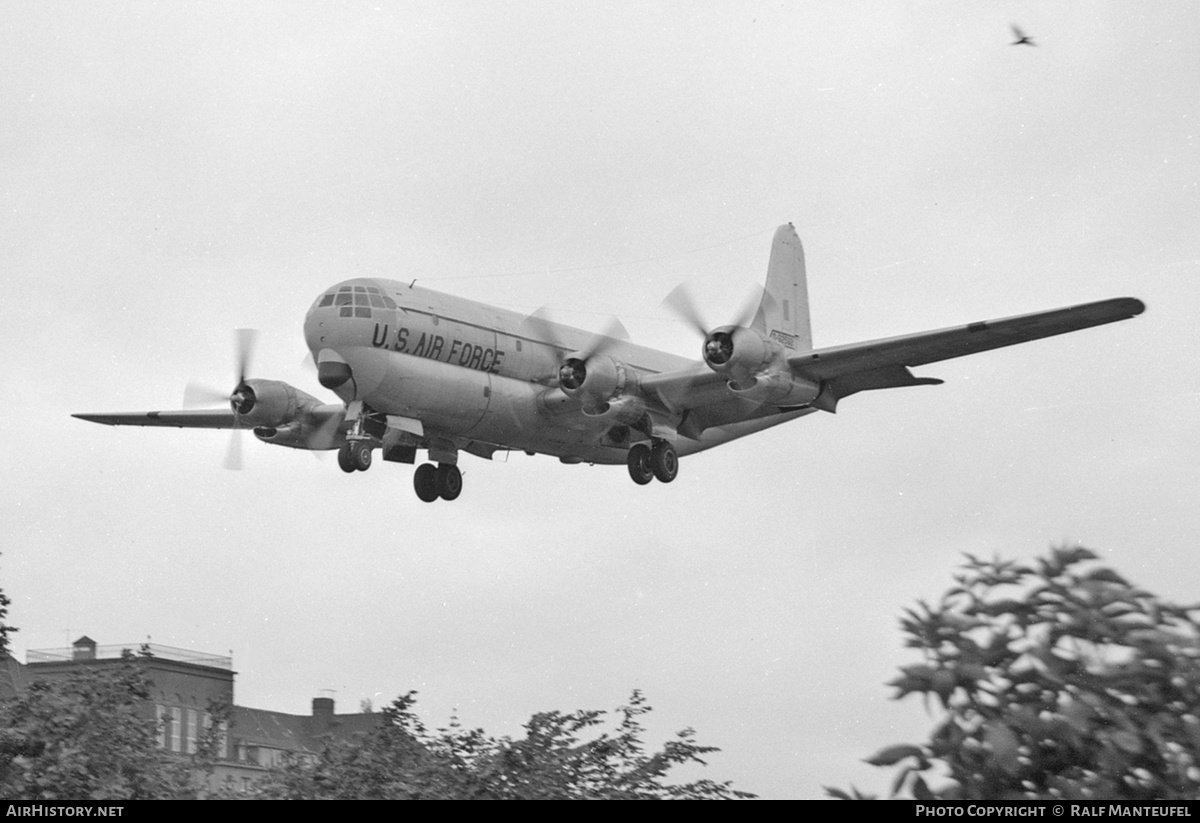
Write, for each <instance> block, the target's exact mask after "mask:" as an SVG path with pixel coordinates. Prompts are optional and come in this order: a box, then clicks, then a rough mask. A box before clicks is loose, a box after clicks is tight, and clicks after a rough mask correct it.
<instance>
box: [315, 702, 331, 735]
mask: <svg viewBox="0 0 1200 823" xmlns="http://www.w3.org/2000/svg"><path fill="white" fill-rule="evenodd" d="M332 726H333V698H332V697H314V698H313V702H312V733H313V734H314V735H319V734H325V732H327V731H329V729H330V728H331V727H332Z"/></svg>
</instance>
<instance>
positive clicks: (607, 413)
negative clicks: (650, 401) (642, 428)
mask: <svg viewBox="0 0 1200 823" xmlns="http://www.w3.org/2000/svg"><path fill="white" fill-rule="evenodd" d="M583 413H584V414H586V415H587V416H589V417H598V418H600V419H601V420H610V421H612V422H614V423H624V424H625V425H627V426H632V425H635V424H638V423H641V422H642V418H644V417H645V416H646V401H645V400H643V399H642V398H640V397H634V396H632V395H628V394H627V395H623V396H621V397H617V398H614V399H613V400H611V401H606V402H604V403H601V404H600V405H599V406H594V407H591V408H586V407H585V408H584V410H583Z"/></svg>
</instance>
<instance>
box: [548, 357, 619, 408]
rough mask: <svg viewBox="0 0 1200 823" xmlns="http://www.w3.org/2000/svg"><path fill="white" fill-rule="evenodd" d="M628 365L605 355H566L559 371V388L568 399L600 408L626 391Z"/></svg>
mask: <svg viewBox="0 0 1200 823" xmlns="http://www.w3.org/2000/svg"><path fill="white" fill-rule="evenodd" d="M625 381H626V372H625V366H624V365H622V364H621V363H619V362H617V361H616V360H614V359H612V358H611V357H608V356H606V355H597V356H593V357H588V356H587V355H586V354H584V353H582V352H574V353H572V354H569V355H567V357H566V359H564V360H563V364H562V366H560V367H559V370H558V385H559V388H561V389H562V390H563V393H565V394H566V395H567V396H568V397H573V398H575V399H576V400H582V401H583V402H584V405H585V406H597V405H600V404H602V403H605V402H607V401H609V400H611V399H612V398H614V397H616V396H617V395H618V394H620V393H621V392H622V391H624V390H625Z"/></svg>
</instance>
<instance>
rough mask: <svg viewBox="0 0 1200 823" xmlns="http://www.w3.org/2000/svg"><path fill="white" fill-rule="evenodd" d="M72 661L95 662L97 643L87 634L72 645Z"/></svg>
mask: <svg viewBox="0 0 1200 823" xmlns="http://www.w3.org/2000/svg"><path fill="white" fill-rule="evenodd" d="M71 659H72V660H95V659H96V641H95V640H93V639H92V638H90V637H88V636H87V635H86V634H85V635H84V636H83V637H81V638H79V639H78V640H76V641H75V642H74V643H72V644H71Z"/></svg>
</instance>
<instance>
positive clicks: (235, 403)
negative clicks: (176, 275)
mask: <svg viewBox="0 0 1200 823" xmlns="http://www.w3.org/2000/svg"><path fill="white" fill-rule="evenodd" d="M257 339H258V330H257V329H236V330H235V331H234V349H235V358H236V362H235V364H234V366H235V368H236V369H237V376H238V379H237V385H236V386H234V389H233V392H232V393H227V392H223V391H221V390H219V389H214V388H212V387H210V386H205V385H203V384H200V383H195V382H189V383H188V384H187V386H185V387H184V389H183V406H184V408H193V409H194V408H197V407H200V406H212V405H214V404H217V403H228V404H229V407H230V408H231V409H233V411H234V413H235V414H237V415H243V414H248V413H249V412H250V410H251V409H253V408H254V404H255V402H256V400H257V398H256V397H255V395H254V389H253V388H252V387H251V386H250V385H249V384H248V383H247V382H246V373H247V372H248V371H249V370H250V360H251V358H252V356H253V354H254V346H255V342H256V341H257ZM222 465H224V467H225V468H227V469H230V470H231V471H240V470H241V468H242V429H241V428H239V427H235V428H234V429H233V430H232V432H231V433H230V437H229V447H228V448H227V449H226V452H225V460H224V462H223V464H222Z"/></svg>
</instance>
